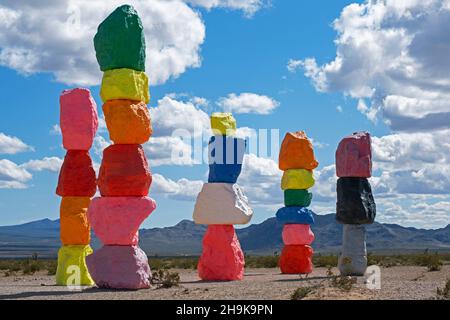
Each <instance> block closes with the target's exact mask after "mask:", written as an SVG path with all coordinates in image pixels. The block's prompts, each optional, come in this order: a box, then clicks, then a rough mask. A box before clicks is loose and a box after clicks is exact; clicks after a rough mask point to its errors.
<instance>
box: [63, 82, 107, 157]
mask: <svg viewBox="0 0 450 320" xmlns="http://www.w3.org/2000/svg"><path fill="white" fill-rule="evenodd" d="M59 102H60V126H61V133H62V138H63V146H64V148H65V149H66V150H89V149H90V148H91V146H92V142H93V141H94V136H95V133H96V132H97V128H98V115H97V105H96V104H95V101H94V99H93V98H92V96H91V92H90V91H89V90H88V89H81V88H75V89H72V90H64V91H63V92H62V94H61V96H60V98H59Z"/></svg>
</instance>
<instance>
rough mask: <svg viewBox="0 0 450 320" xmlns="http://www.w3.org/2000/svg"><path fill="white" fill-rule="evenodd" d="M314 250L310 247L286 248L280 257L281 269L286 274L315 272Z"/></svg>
mask: <svg viewBox="0 0 450 320" xmlns="http://www.w3.org/2000/svg"><path fill="white" fill-rule="evenodd" d="M312 255H313V249H312V248H311V247H310V246H285V247H284V248H283V251H282V252H281V256H280V261H279V264H280V269H281V272H282V273H284V274H308V273H311V272H312V270H313V264H312Z"/></svg>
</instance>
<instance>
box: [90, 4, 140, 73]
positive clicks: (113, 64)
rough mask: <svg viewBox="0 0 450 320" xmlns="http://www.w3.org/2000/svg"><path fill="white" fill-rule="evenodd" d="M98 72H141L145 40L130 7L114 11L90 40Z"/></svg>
mask: <svg viewBox="0 0 450 320" xmlns="http://www.w3.org/2000/svg"><path fill="white" fill-rule="evenodd" d="M94 47H95V52H96V56H97V61H98V64H99V65H100V69H101V70H102V71H107V70H112V69H121V68H127V69H134V70H137V71H145V37H144V31H143V28H142V23H141V19H140V18H139V16H138V14H137V12H136V10H135V9H134V8H133V7H132V6H130V5H123V6H121V7H118V8H117V9H116V10H114V12H113V13H111V14H110V15H109V16H108V17H107V18H106V19H105V20H104V21H103V22H102V23H101V24H100V25H99V26H98V30H97V34H96V35H95V37H94Z"/></svg>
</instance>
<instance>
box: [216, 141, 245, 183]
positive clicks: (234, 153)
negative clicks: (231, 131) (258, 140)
mask: <svg viewBox="0 0 450 320" xmlns="http://www.w3.org/2000/svg"><path fill="white" fill-rule="evenodd" d="M208 147H209V152H208V156H209V177H208V182H209V183H236V181H237V179H238V177H239V175H240V173H241V170H242V162H243V161H244V153H245V148H246V141H245V139H241V138H236V137H233V136H212V137H211V140H210V141H209V146H208Z"/></svg>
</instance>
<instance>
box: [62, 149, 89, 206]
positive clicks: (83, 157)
mask: <svg viewBox="0 0 450 320" xmlns="http://www.w3.org/2000/svg"><path fill="white" fill-rule="evenodd" d="M96 191H97V184H96V178H95V170H94V167H93V165H92V160H91V157H90V156H89V153H88V152H87V151H84V150H69V151H67V153H66V156H65V157H64V162H63V165H62V167H61V171H60V173H59V179H58V187H57V188H56V194H57V195H59V196H61V197H67V196H69V197H93V196H94V194H95V192H96Z"/></svg>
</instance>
